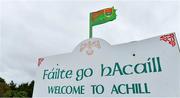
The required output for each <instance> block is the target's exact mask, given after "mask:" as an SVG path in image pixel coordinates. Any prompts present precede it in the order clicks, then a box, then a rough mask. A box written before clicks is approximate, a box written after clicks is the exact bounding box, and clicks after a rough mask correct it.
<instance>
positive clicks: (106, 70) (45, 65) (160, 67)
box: [33, 33, 180, 98]
mask: <svg viewBox="0 0 180 98" xmlns="http://www.w3.org/2000/svg"><path fill="white" fill-rule="evenodd" d="M38 65H39V67H38V69H37V76H36V81H35V86H34V92H33V96H34V97H62V98H64V97H179V96H180V78H179V74H180V67H179V66H180V51H179V47H178V43H177V40H176V36H175V33H171V34H167V35H161V36H157V37H154V38H150V39H146V40H142V41H137V42H131V43H126V44H120V45H110V44H108V43H107V42H106V41H104V40H102V39H97V38H92V39H88V40H85V41H83V42H81V43H80V44H79V45H78V46H77V47H76V48H75V49H74V51H73V52H72V53H67V54H61V55H55V56H49V57H45V58H40V59H39V61H38Z"/></svg>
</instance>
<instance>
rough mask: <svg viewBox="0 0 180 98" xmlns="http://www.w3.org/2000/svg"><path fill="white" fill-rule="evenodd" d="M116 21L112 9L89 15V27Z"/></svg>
mask: <svg viewBox="0 0 180 98" xmlns="http://www.w3.org/2000/svg"><path fill="white" fill-rule="evenodd" d="M115 19H116V10H115V9H114V7H112V8H105V9H102V10H99V11H96V12H92V13H90V26H95V25H100V24H103V23H106V22H109V21H113V20H115Z"/></svg>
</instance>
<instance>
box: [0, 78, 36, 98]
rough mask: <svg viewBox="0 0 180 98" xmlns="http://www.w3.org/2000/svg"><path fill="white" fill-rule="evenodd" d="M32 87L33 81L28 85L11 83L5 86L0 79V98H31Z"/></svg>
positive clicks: (3, 81)
mask: <svg viewBox="0 0 180 98" xmlns="http://www.w3.org/2000/svg"><path fill="white" fill-rule="evenodd" d="M33 87H34V81H31V83H30V84H28V83H22V84H20V85H17V84H15V83H14V82H13V81H11V82H10V83H9V84H6V82H5V80H4V79H2V78H1V77H0V97H32V93H33Z"/></svg>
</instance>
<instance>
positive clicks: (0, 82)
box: [0, 77, 10, 97]
mask: <svg viewBox="0 0 180 98" xmlns="http://www.w3.org/2000/svg"><path fill="white" fill-rule="evenodd" d="M8 90H10V87H9V86H8V85H7V84H6V81H5V80H4V79H3V78H1V77H0V97H3V96H4V94H5V92H7V91H8Z"/></svg>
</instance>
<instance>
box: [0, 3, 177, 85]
mask: <svg viewBox="0 0 180 98" xmlns="http://www.w3.org/2000/svg"><path fill="white" fill-rule="evenodd" d="M0 5H1V6H0V77H2V78H4V79H5V80H6V81H7V82H8V83H9V82H10V81H11V80H13V81H14V82H16V83H22V82H30V81H32V80H34V79H35V75H36V69H37V67H38V66H37V59H38V58H40V57H46V56H51V55H57V54H62V53H68V52H71V51H72V50H73V49H74V48H75V47H76V45H78V44H79V43H80V42H81V41H83V40H85V39H88V36H89V35H88V33H89V13H90V12H93V11H97V10H100V9H103V8H108V7H112V6H114V7H115V9H117V12H116V13H117V19H116V20H114V21H112V22H109V23H106V24H102V25H99V26H96V27H93V37H95V38H101V39H104V40H106V41H107V42H109V43H110V44H111V45H116V44H121V43H128V42H131V41H138V40H142V39H147V38H151V37H155V36H158V35H161V34H166V33H171V32H176V35H177V38H178V41H179V42H180V28H178V27H180V19H179V17H180V15H179V14H180V2H178V0H1V1H0Z"/></svg>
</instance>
